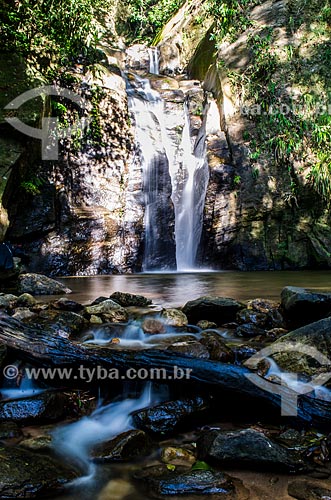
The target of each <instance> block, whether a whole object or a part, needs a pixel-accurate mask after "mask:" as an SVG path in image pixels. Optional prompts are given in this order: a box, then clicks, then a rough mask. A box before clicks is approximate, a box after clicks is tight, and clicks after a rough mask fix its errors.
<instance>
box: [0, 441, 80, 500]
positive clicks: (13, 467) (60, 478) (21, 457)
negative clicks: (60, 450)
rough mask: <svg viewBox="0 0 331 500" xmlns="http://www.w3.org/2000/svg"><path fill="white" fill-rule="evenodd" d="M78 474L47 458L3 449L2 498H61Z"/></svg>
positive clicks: (0, 490) (17, 450) (0, 493)
mask: <svg viewBox="0 0 331 500" xmlns="http://www.w3.org/2000/svg"><path fill="white" fill-rule="evenodd" d="M77 477H78V474H77V472H76V471H74V470H72V469H71V468H69V467H68V466H66V465H64V464H63V461H59V460H56V459H55V458H53V457H50V456H47V455H39V454H37V453H33V452H30V451H28V450H23V449H18V448H2V449H1V467H0V497H1V498H37V497H43V496H46V495H47V496H49V495H55V494H59V493H61V492H62V491H63V490H64V486H65V484H66V483H68V482H70V481H73V480H74V479H76V478H77Z"/></svg>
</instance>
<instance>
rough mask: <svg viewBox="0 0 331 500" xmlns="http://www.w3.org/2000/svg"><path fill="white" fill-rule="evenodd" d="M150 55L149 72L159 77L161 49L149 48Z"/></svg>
mask: <svg viewBox="0 0 331 500" xmlns="http://www.w3.org/2000/svg"><path fill="white" fill-rule="evenodd" d="M148 55H149V72H150V73H151V74H153V75H158V74H159V72H160V68H159V49H158V48H157V47H149V48H148Z"/></svg>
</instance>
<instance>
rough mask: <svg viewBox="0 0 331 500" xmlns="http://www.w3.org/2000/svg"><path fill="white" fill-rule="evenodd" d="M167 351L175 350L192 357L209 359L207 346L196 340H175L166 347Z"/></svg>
mask: <svg viewBox="0 0 331 500" xmlns="http://www.w3.org/2000/svg"><path fill="white" fill-rule="evenodd" d="M167 351H171V352H177V353H178V354H184V355H185V356H191V357H193V358H201V359H209V357H210V355H209V351H208V349H207V347H205V346H204V345H203V344H202V343H200V342H199V341H198V340H185V341H183V340H177V341H175V342H174V343H173V344H171V345H170V346H169V347H167Z"/></svg>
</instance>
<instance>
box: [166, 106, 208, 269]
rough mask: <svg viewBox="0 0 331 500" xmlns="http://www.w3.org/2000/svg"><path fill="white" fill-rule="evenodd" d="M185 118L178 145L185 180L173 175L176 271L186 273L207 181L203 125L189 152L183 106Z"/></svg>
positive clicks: (195, 245)
mask: <svg viewBox="0 0 331 500" xmlns="http://www.w3.org/2000/svg"><path fill="white" fill-rule="evenodd" d="M184 115H185V125H184V128H183V135H182V142H181V150H182V160H181V168H182V176H184V181H183V182H182V183H180V182H178V181H176V179H177V178H178V170H177V172H176V173H175V175H173V176H172V179H173V195H172V200H173V203H174V207H175V238H176V263H177V271H189V270H192V269H194V268H195V266H196V256H197V251H198V245H199V243H200V238H201V233H202V222H203V209H204V202H205V196H206V190H207V185H208V179H209V169H208V164H207V162H206V158H205V152H206V147H205V144H206V134H205V123H203V126H202V131H203V132H202V135H201V134H199V136H198V138H197V142H196V145H195V147H194V151H193V152H192V143H191V135H190V117H189V112H188V107H187V105H186V104H185V105H184ZM204 122H205V120H204Z"/></svg>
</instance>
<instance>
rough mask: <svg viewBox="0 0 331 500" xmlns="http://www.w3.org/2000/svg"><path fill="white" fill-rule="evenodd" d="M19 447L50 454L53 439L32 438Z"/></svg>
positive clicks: (21, 443)
mask: <svg viewBox="0 0 331 500" xmlns="http://www.w3.org/2000/svg"><path fill="white" fill-rule="evenodd" d="M19 446H20V447H22V448H25V449H27V450H30V451H36V452H38V453H44V452H48V451H50V450H51V449H52V437H51V436H49V435H42V436H37V437H31V438H28V439H24V440H23V441H21V442H20V444H19Z"/></svg>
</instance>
